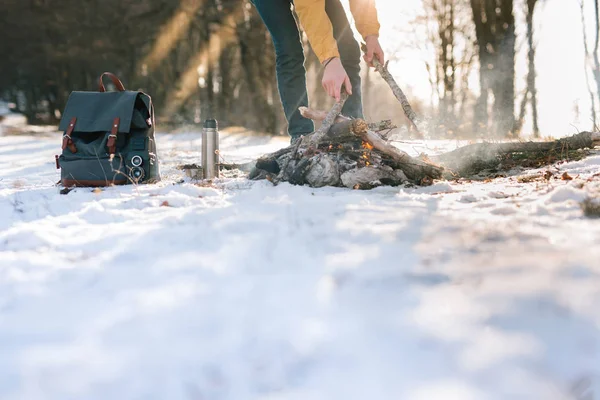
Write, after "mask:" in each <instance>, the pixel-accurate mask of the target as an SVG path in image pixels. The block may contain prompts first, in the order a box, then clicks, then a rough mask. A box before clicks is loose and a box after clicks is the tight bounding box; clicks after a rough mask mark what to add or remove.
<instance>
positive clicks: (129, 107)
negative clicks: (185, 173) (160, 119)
mask: <svg viewBox="0 0 600 400" xmlns="http://www.w3.org/2000/svg"><path fill="white" fill-rule="evenodd" d="M138 96H140V97H143V94H142V93H140V92H134V91H124V92H104V93H102V92H72V93H71V95H70V96H69V100H68V101H67V105H66V106H65V110H64V113H63V115H62V118H61V120H60V125H59V130H61V131H63V132H65V131H66V130H67V129H68V127H69V123H70V121H71V120H72V119H73V118H76V122H75V127H74V132H82V133H83V132H111V131H112V130H113V122H114V121H115V118H119V126H118V128H117V129H118V132H119V133H121V132H122V133H128V132H129V131H130V129H131V122H132V119H133V118H134V117H133V114H134V108H135V104H136V100H137V98H138ZM143 104H146V103H145V102H143ZM137 121H139V119H136V122H137ZM144 122H145V121H144ZM137 123H139V122H137ZM142 127H145V126H140V128H142Z"/></svg>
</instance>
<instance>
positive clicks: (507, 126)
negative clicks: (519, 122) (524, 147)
mask: <svg viewBox="0 0 600 400" xmlns="http://www.w3.org/2000/svg"><path fill="white" fill-rule="evenodd" d="M470 2H471V9H472V12H473V22H474V24H475V33H476V37H477V45H478V50H479V84H480V90H481V93H480V96H479V101H478V104H477V107H476V111H475V125H474V130H484V131H485V130H488V129H489V128H492V131H493V132H494V134H495V136H496V137H506V136H509V135H510V134H511V133H512V132H513V130H514V126H515V117H514V101H515V85H514V82H515V41H516V34H515V17H514V14H513V0H470ZM490 95H493V99H494V101H493V104H492V121H493V126H491V127H490V126H489V124H488V119H489V115H488V104H489V98H490Z"/></svg>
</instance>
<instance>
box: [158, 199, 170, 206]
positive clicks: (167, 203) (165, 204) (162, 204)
mask: <svg viewBox="0 0 600 400" xmlns="http://www.w3.org/2000/svg"><path fill="white" fill-rule="evenodd" d="M160 206H161V207H171V205H170V204H169V202H168V201H166V200H165V201H163V202H162V203H160Z"/></svg>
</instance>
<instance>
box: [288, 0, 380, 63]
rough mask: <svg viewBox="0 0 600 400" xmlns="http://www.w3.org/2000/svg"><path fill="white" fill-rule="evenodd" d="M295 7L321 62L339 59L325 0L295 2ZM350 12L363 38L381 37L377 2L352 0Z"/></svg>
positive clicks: (300, 0)
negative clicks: (333, 58) (334, 58)
mask: <svg viewBox="0 0 600 400" xmlns="http://www.w3.org/2000/svg"><path fill="white" fill-rule="evenodd" d="M294 7H295V9H296V13H297V14H298V18H299V19H300V24H301V25H302V27H303V28H304V31H305V32H306V36H307V37H308V41H309V42H310V44H311V46H312V48H313V50H314V51H315V54H316V55H317V57H319V61H321V62H323V61H325V60H327V59H328V58H331V57H339V56H340V53H339V52H338V48H337V43H336V41H335V38H334V37H333V27H332V26H331V21H330V20H329V17H328V16H327V13H326V12H325V0H294ZM350 11H351V12H352V15H353V16H354V20H355V22H356V29H357V30H358V32H359V33H360V34H361V36H362V37H363V38H366V37H367V36H370V35H379V21H378V19H377V9H376V8H375V0H350Z"/></svg>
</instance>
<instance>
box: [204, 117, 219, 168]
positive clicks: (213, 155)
mask: <svg viewBox="0 0 600 400" xmlns="http://www.w3.org/2000/svg"><path fill="white" fill-rule="evenodd" d="M202 175H203V177H204V179H213V178H218V177H219V131H218V129H217V120H215V119H207V120H205V121H204V128H203V129H202Z"/></svg>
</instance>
